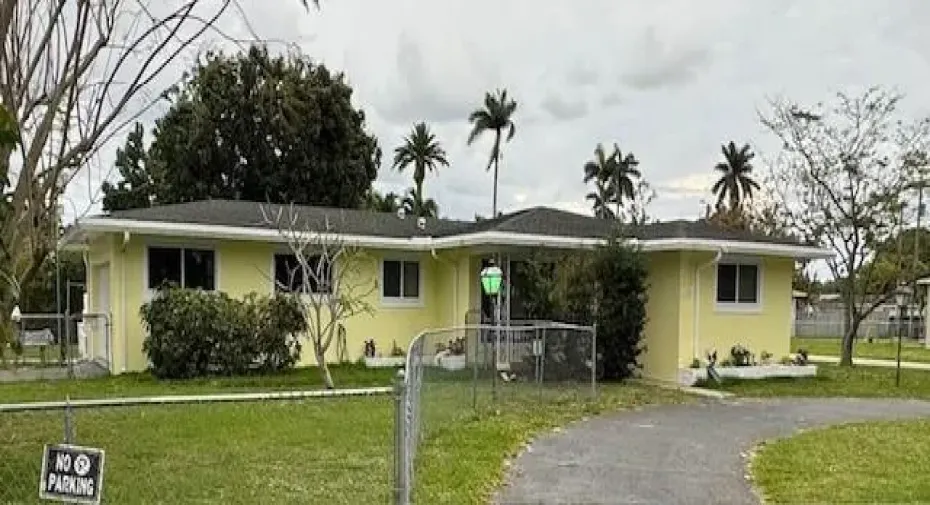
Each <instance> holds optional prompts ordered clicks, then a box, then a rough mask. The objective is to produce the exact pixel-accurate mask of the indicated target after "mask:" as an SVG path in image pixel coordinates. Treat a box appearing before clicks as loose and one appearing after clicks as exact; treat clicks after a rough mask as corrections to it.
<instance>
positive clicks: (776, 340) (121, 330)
mask: <svg viewBox="0 0 930 505" xmlns="http://www.w3.org/2000/svg"><path fill="white" fill-rule="evenodd" d="M147 245H174V246H187V247H203V248H210V249H213V250H215V251H216V262H217V276H216V286H217V289H219V290H222V291H225V292H227V293H228V294H230V295H231V296H233V297H237V298H238V297H242V296H244V295H246V294H248V293H249V292H252V291H254V292H257V293H259V294H270V293H271V292H272V289H273V283H272V267H273V265H272V258H273V254H274V253H276V252H286V249H284V248H283V247H282V246H279V245H274V244H268V243H262V242H249V241H222V242H211V241H197V240H190V239H167V238H162V237H151V236H140V235H133V236H131V237H130V239H129V241H128V242H126V243H125V246H124V244H123V237H122V235H117V234H112V235H105V236H101V237H99V238H97V239H96V240H94V241H93V242H92V243H91V244H90V245H89V249H88V253H87V260H88V266H89V268H88V276H87V286H88V294H89V302H90V307H89V308H90V310H91V311H92V312H94V311H100V310H102V309H101V307H100V305H99V300H98V298H99V297H98V296H97V295H98V293H99V291H100V288H99V284H100V279H99V276H100V275H105V276H106V277H107V280H108V283H109V293H110V296H109V312H110V313H111V316H112V339H111V341H112V358H113V363H112V371H113V372H114V373H119V372H122V371H136V370H142V369H144V368H145V367H146V364H147V363H146V359H145V356H144V355H143V353H142V342H143V339H144V329H143V326H142V322H141V319H140V317H139V309H140V307H141V306H142V304H143V303H144V302H145V301H146V300H147V297H148V296H149V294H148V291H147V289H146V284H147V282H146V275H147V268H146V265H147V261H146V247H147ZM366 255H367V260H366V261H365V263H363V264H362V265H361V267H360V269H359V270H358V276H359V278H360V279H367V281H361V282H360V283H361V284H362V285H363V286H362V289H363V290H365V291H368V290H370V294H369V295H368V298H367V302H368V303H369V304H370V305H371V307H372V308H373V309H374V311H375V314H374V315H368V314H362V315H358V316H355V317H353V318H351V319H350V320H348V321H346V323H345V327H346V336H347V342H346V344H347V346H346V350H347V355H348V358H349V359H350V360H353V361H354V360H356V359H358V358H359V357H360V356H361V354H362V350H363V341H364V340H367V339H369V338H374V339H375V342H376V346H377V349H378V351H379V352H381V353H383V354H385V355H386V354H388V353H389V352H390V349H391V346H392V345H393V343H394V342H396V343H397V345H399V346H401V347H403V348H406V346H407V345H408V344H409V342H410V340H411V339H412V338H413V337H414V336H415V335H416V334H417V333H418V332H420V331H422V330H424V329H429V328H440V327H448V326H461V325H463V324H464V323H465V321H466V315H467V314H468V312H469V310H470V309H475V308H477V307H478V306H479V297H480V287H479V283H478V271H479V268H480V259H479V256H478V255H477V254H473V253H471V252H470V251H465V250H458V251H438V252H437V253H436V254H435V255H433V254H430V253H428V252H424V253H412V252H403V253H401V252H392V251H384V250H369V251H367V252H366ZM713 257H714V255H713V254H710V253H691V252H662V253H651V254H649V255H648V257H647V262H648V267H649V283H650V287H649V302H648V306H647V318H648V320H647V323H646V328H645V335H644V342H645V345H646V346H647V351H646V353H645V354H644V355H643V359H642V362H643V365H644V370H643V371H644V374H645V375H647V376H650V377H654V378H659V379H663V380H675V379H676V377H677V373H678V369H679V368H680V367H687V366H688V365H690V363H691V360H692V358H693V357H694V356H695V349H697V351H698V352H697V354H698V356H699V357H700V358H701V359H703V357H704V353H705V352H706V351H707V350H708V349H711V348H716V349H717V350H718V353H719V355H720V357H721V359H723V358H724V357H726V356H727V355H728V353H729V349H730V347H731V346H732V345H734V344H736V343H741V344H743V345H746V346H748V347H749V348H750V349H751V350H752V351H753V352H755V353H756V355H757V356H758V355H759V354H760V353H761V352H762V351H768V352H770V353H772V354H773V355H774V356H775V357H776V358H778V357H781V356H783V355H786V354H787V353H788V352H789V346H790V333H791V331H790V329H791V328H790V325H791V278H792V273H793V267H794V262H793V260H791V259H788V258H764V259H759V261H760V262H761V263H760V264H761V266H762V270H761V271H762V281H761V282H762V303H761V308H760V310H758V311H755V312H725V311H722V310H720V309H719V308H718V307H717V306H716V303H715V298H716V296H715V289H716V285H715V277H716V269H715V267H714V266H713V265H711V264H709V262H710V261H711V260H712V259H713ZM384 258H389V259H418V260H419V261H420V265H421V293H422V303H420V304H412V305H410V304H408V305H403V306H398V305H394V304H390V303H385V302H383V301H382V299H381V291H380V287H379V286H378V284H377V283H379V282H380V277H381V272H380V269H381V261H382V260H383V259H384ZM699 265H705V267H703V268H702V269H701V270H700V280H699V292H698V297H697V299H698V300H699V303H698V304H697V305H695V303H694V300H695V298H694V294H695V287H696V284H695V268H696V267H697V266H699ZM354 280H355V281H358V279H354ZM357 283H358V282H357ZM695 309H697V313H695ZM695 324H697V328H698V330H699V331H698V333H697V335H696V336H695V332H694V328H695ZM695 338H697V341H698V345H697V347H695V345H694V342H695ZM336 352H337V346H336V345H335V344H334V345H332V346H331V347H330V350H329V352H328V354H327V359H328V360H330V361H332V360H335V359H337V354H336ZM313 363H315V360H314V358H313V352H312V350H311V349H310V347H309V345H308V343H304V352H303V353H302V364H305V365H308V364H313Z"/></svg>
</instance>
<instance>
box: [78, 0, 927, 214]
mask: <svg viewBox="0 0 930 505" xmlns="http://www.w3.org/2000/svg"><path fill="white" fill-rule="evenodd" d="M299 4H300V3H299V2H297V1H296V0H294V1H284V2H273V3H272V2H267V1H264V0H243V6H244V9H245V11H246V15H247V17H248V19H249V22H250V24H251V26H252V27H253V28H254V29H255V31H257V32H258V33H259V34H260V35H262V36H265V37H268V38H274V39H276V40H282V41H288V42H291V43H294V44H296V45H299V46H300V47H302V48H303V50H304V51H305V52H307V53H308V54H310V55H311V56H312V57H314V58H316V59H319V60H321V61H323V62H324V63H325V64H326V65H328V66H330V67H331V68H333V69H339V70H344V71H345V72H346V74H347V76H348V78H349V80H350V82H351V83H352V85H353V86H354V88H355V95H354V100H355V101H356V104H357V105H358V106H360V107H362V108H364V109H365V111H366V114H367V116H368V118H369V126H370V128H371V129H372V130H373V131H374V133H375V134H376V135H377V137H378V139H379V141H380V142H381V145H382V148H383V150H384V153H385V155H384V160H383V161H384V166H383V167H382V170H381V172H380V175H379V180H378V186H379V187H381V188H387V189H395V190H397V191H400V190H402V189H403V188H405V187H408V186H409V185H410V184H411V181H410V176H409V174H397V173H394V172H391V171H390V170H389V167H390V161H391V160H390V152H391V150H392V149H393V148H394V146H395V145H397V143H398V142H399V141H400V139H401V138H402V136H403V135H404V134H405V133H407V131H408V130H409V128H410V125H411V123H412V122H413V121H415V120H426V121H428V122H430V123H431V124H432V125H433V128H434V130H435V132H436V133H437V135H438V136H439V138H440V139H441V140H442V142H443V143H444V145H445V147H446V150H447V151H448V154H449V158H450V161H451V163H452V166H451V167H449V168H443V169H442V171H441V172H440V173H439V174H431V175H429V176H428V177H427V180H426V187H425V189H426V192H427V193H428V194H429V196H430V197H432V198H435V199H436V200H437V201H438V202H439V205H440V208H441V210H442V213H443V214H444V215H448V216H451V217H459V218H471V217H473V216H474V214H476V213H478V214H482V215H488V214H489V213H490V207H491V182H492V174H491V173H489V172H487V171H486V170H485V166H486V164H487V154H488V148H489V147H488V146H489V139H482V140H480V141H479V142H476V143H475V144H474V145H472V146H466V144H465V139H466V137H467V135H468V130H469V125H468V123H467V121H466V117H467V114H468V112H469V111H471V110H472V109H474V108H476V107H478V106H480V105H481V102H482V100H483V97H484V93H485V91H488V90H494V89H495V88H498V87H506V88H507V89H508V90H509V91H510V94H511V95H513V96H514V98H515V99H516V100H517V101H518V103H519V107H518V110H517V113H516V116H515V118H514V119H515V121H516V124H517V135H516V137H515V138H514V139H513V141H512V142H510V143H508V144H507V145H506V146H505V150H504V153H505V156H504V160H503V162H502V164H501V171H500V207H501V209H502V210H505V211H507V210H514V209H516V208H520V207H524V206H530V205H549V206H556V207H559V208H566V209H572V210H577V211H583V212H588V209H589V205H588V203H587V202H585V201H584V195H585V193H586V192H587V189H586V188H585V187H584V184H583V183H582V181H581V177H582V169H581V167H582V165H583V164H584V162H585V161H586V160H588V159H590V157H591V156H592V152H593V150H594V147H595V145H597V143H599V142H603V143H605V144H607V145H612V144H613V143H614V142H617V143H619V144H620V146H621V148H622V149H623V150H624V151H627V150H630V151H632V152H634V153H635V154H636V155H637V157H638V158H639V159H640V160H641V164H640V169H641V170H642V172H643V174H644V176H645V177H646V178H647V179H648V180H650V181H651V182H652V183H653V185H654V186H655V187H656V188H657V190H658V193H659V195H658V198H657V199H656V201H655V202H654V203H653V205H652V207H651V209H652V210H653V211H654V212H655V214H657V215H658V216H659V217H661V218H664V219H671V218H680V217H685V218H694V217H696V216H697V215H698V214H699V212H700V201H701V200H702V199H710V198H711V195H710V192H709V188H710V184H711V183H712V181H713V175H714V174H713V166H714V164H715V163H716V162H717V161H718V159H719V157H720V144H722V143H725V142H728V141H730V140H733V141H735V142H737V143H742V142H750V143H752V144H753V145H754V146H758V147H759V148H760V149H762V150H765V151H767V152H768V151H772V150H775V149H777V148H778V145H777V144H775V143H774V142H773V141H772V139H771V137H770V136H768V135H766V134H765V132H764V131H763V130H762V128H761V126H760V125H759V123H758V120H757V116H756V109H757V108H759V107H764V104H765V98H766V97H767V96H771V95H775V94H783V95H785V96H788V97H791V98H793V99H796V100H800V101H803V102H806V103H812V102H816V101H820V100H827V99H829V98H830V97H831V96H832V95H833V93H834V92H835V91H836V90H839V89H851V88H856V87H861V86H866V85H872V84H881V85H888V86H897V87H899V88H900V89H902V90H904V91H906V92H907V93H908V97H907V100H906V102H905V103H904V106H905V107H907V108H908V109H910V111H912V112H913V113H914V114H918V113H927V112H928V111H930V88H928V87H927V86H926V83H927V82H930V49H928V48H930V43H928V42H930V35H927V33H926V31H925V30H924V27H923V24H924V23H923V20H924V19H926V18H927V17H928V16H930V2H926V0H896V1H893V2H873V1H871V0H819V1H817V2H811V1H809V0H806V1H801V0H792V1H787V0H756V1H753V2H747V1H744V0H706V1H704V2H693V1H691V0H653V1H650V2H635V3H629V2H616V1H613V0H585V1H583V2H537V1H532V0H508V1H507V2H500V1H492V0H444V1H442V2H430V1H427V0H391V1H388V2H373V1H369V0H338V1H332V2H330V1H324V2H322V10H321V11H319V12H316V11H313V10H311V11H310V12H305V11H304V10H303V9H302V8H301V7H300V6H299ZM229 25H230V26H228V27H226V28H228V31H230V32H232V33H231V35H233V36H237V37H242V38H244V37H247V36H248V33H247V30H246V29H245V28H244V26H243V24H242V23H233V22H230V23H229ZM273 48H274V46H273ZM178 70H179V69H178ZM560 112H561V113H560ZM110 152H112V150H111V151H110ZM104 165H106V163H104ZM757 170H759V171H760V172H763V171H764V165H763V164H762V162H761V160H760V163H759V164H758V166H757ZM761 175H762V174H761V173H760V178H761ZM91 179H92V182H93V181H94V180H95V179H94V178H91ZM96 180H99V177H97V178H96ZM86 192H87V187H86V185H75V186H74V187H73V188H72V190H71V196H72V197H73V198H74V199H76V200H77V199H79V198H84V199H85V200H86V197H82V196H81V195H82V194H83V193H86Z"/></svg>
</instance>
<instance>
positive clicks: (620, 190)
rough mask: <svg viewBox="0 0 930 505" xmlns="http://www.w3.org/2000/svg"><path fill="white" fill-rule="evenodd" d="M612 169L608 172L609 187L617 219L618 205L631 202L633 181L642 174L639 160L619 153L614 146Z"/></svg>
mask: <svg viewBox="0 0 930 505" xmlns="http://www.w3.org/2000/svg"><path fill="white" fill-rule="evenodd" d="M611 160H612V162H613V163H612V164H613V167H611V168H612V170H611V171H610V172H609V179H610V187H611V190H612V191H611V192H612V196H613V202H614V203H615V204H616V205H617V212H616V215H617V217H619V216H620V205H621V204H622V203H623V200H624V199H626V200H633V198H635V197H634V190H633V179H638V178H639V177H640V176H641V175H642V174H640V173H639V169H638V168H637V167H638V166H639V160H637V159H636V156H635V155H634V154H633V153H626V156H623V154H622V153H621V152H620V147H619V146H618V145H617V144H614V152H613V154H612V155H611Z"/></svg>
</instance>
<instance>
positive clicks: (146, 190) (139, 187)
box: [101, 123, 155, 211]
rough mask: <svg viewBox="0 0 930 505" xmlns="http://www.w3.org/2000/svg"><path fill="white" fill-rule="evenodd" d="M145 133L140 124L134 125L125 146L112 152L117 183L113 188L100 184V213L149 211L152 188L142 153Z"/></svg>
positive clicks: (144, 152)
mask: <svg viewBox="0 0 930 505" xmlns="http://www.w3.org/2000/svg"><path fill="white" fill-rule="evenodd" d="M144 135H145V132H144V130H143V129H142V124H141V123H136V125H135V127H133V129H132V131H131V132H129V136H128V137H127V138H126V144H125V145H124V146H123V147H121V148H119V149H117V150H116V169H117V170H118V171H119V175H120V180H119V182H118V183H117V184H115V185H114V184H112V183H110V182H109V181H105V182H104V183H103V187H102V188H101V189H102V190H103V210H106V211H111V210H123V209H137V208H140V207H149V206H151V205H152V200H153V199H154V198H155V186H154V182H153V181H152V175H151V173H150V172H149V171H148V167H147V163H146V159H147V157H148V154H147V153H146V151H145V139H144Z"/></svg>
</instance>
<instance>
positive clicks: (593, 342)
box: [591, 323, 597, 400]
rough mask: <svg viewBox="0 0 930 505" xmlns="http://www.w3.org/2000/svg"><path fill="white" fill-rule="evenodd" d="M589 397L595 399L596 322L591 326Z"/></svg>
mask: <svg viewBox="0 0 930 505" xmlns="http://www.w3.org/2000/svg"><path fill="white" fill-rule="evenodd" d="M591 398H592V399H593V400H597V323H595V324H594V325H593V326H592V327H591Z"/></svg>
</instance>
